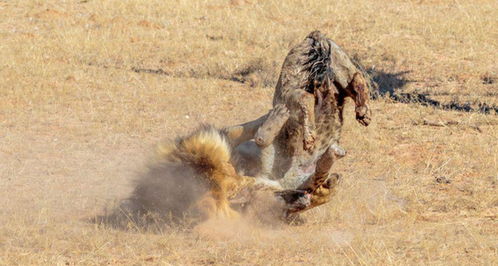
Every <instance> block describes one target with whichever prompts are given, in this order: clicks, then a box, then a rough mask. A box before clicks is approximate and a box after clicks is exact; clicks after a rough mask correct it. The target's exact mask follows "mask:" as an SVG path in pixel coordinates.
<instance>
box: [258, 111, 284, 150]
mask: <svg viewBox="0 0 498 266" xmlns="http://www.w3.org/2000/svg"><path fill="white" fill-rule="evenodd" d="M289 115H290V113H289V109H288V108H287V107H286V106H285V105H284V104H277V105H275V106H274V107H273V109H272V110H270V112H268V115H267V118H266V120H265V122H264V123H263V124H262V125H261V126H260V127H259V129H258V131H257V132H256V135H255V136H254V141H255V142H256V144H258V146H260V147H266V146H268V145H270V144H271V143H273V140H274V139H275V138H276V137H277V135H278V134H279V132H280V130H281V129H282V127H283V126H284V124H285V122H287V120H288V119H289Z"/></svg>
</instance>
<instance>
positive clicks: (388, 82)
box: [366, 68, 498, 114]
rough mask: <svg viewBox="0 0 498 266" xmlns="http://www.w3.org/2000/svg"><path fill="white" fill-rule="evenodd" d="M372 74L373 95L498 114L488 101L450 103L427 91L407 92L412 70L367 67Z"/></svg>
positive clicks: (495, 107)
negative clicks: (386, 69)
mask: <svg viewBox="0 0 498 266" xmlns="http://www.w3.org/2000/svg"><path fill="white" fill-rule="evenodd" d="M366 71H367V73H369V74H370V76H371V78H372V80H373V82H374V84H373V87H374V89H373V90H372V91H373V93H372V97H373V98H374V99H375V98H378V97H388V98H390V99H391V100H393V101H396V102H400V103H416V104H420V105H422V106H432V107H435V108H437V109H443V110H455V111H461V112H478V113H484V114H490V113H493V112H494V113H495V114H498V106H495V105H490V104H487V103H481V102H480V103H477V104H470V103H460V102H455V101H452V102H450V103H446V104H444V103H441V102H439V101H437V100H434V99H431V98H430V97H429V96H430V95H429V94H426V93H406V92H403V88H404V86H405V85H406V84H408V83H410V82H414V80H409V79H407V78H406V77H405V75H406V74H408V73H410V72H411V71H400V72H393V73H389V72H384V71H380V70H376V69H373V68H368V69H366Z"/></svg>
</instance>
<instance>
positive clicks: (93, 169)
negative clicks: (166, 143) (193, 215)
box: [0, 0, 498, 265]
mask: <svg viewBox="0 0 498 266" xmlns="http://www.w3.org/2000/svg"><path fill="white" fill-rule="evenodd" d="M497 7H498V5H497V3H496V1H486V0H479V1H470V0H469V1H467V0H461V1H443V0H427V1H409V0H406V1H401V0H396V1H387V0H380V1H370V0H369V1H360V0H350V1H345V0H338V1H332V2H330V3H329V2H328V1H314V2H313V3H309V2H307V1H257V0H240V1H239V0H233V1H209V2H208V1H204V2H201V1H191V0H182V1H177V2H175V3H173V2H170V1H159V0H148V1H144V0H132V1H117V0H111V1H102V2H101V1H93V0H83V1H0V40H1V41H0V203H1V208H0V224H1V225H2V226H0V264H7V265H12V264H18V265H29V264H31V265H40V264H49V265H53V264H146V263H152V264H168V263H170V264H265V265H266V264H283V263H290V264H304V263H306V264H382V265H384V264H398V265H405V264H417V265H418V264H462V265H468V264H480V265H496V264H498V259H497V258H498V221H497V213H498V188H497V186H498V116H497V115H496V110H497V109H496V106H497V105H498V85H497V84H498V83H497V82H498V65H497V62H498V58H497V56H496V51H498V43H497V40H498V31H497V29H498V20H497V18H498V8H497ZM314 29H319V30H321V31H323V32H325V33H326V34H328V35H329V36H330V37H331V38H332V39H334V40H335V41H336V42H337V43H339V44H340V45H342V46H343V47H344V48H345V49H346V50H347V51H349V52H350V54H352V55H354V56H355V57H357V58H359V59H361V60H362V62H363V63H364V64H365V66H366V67H367V68H369V70H370V71H371V72H372V73H373V75H374V77H375V79H376V80H377V81H378V82H379V83H380V85H381V93H382V97H380V98H379V99H377V100H375V101H374V102H373V104H372V105H373V112H374V121H373V123H372V124H371V125H370V126H369V127H368V128H363V127H361V126H359V125H358V124H357V123H356V122H355V121H354V119H353V117H354V114H353V110H352V109H351V108H349V109H348V110H347V112H346V116H347V118H349V119H348V120H347V121H346V123H345V130H344V134H343V140H342V146H344V147H345V148H346V149H347V150H348V152H349V154H348V156H347V157H345V158H344V159H342V160H341V161H339V162H338V163H337V164H336V170H337V172H339V173H342V174H343V182H342V184H341V185H340V186H341V187H340V189H339V192H338V195H337V196H336V197H335V199H334V200H333V201H332V202H330V203H329V204H327V205H325V206H322V207H320V208H317V209H316V210H314V211H312V212H309V213H307V214H306V218H307V219H308V223H307V224H306V225H304V226H296V227H281V228H260V227H254V226H251V225H244V224H238V223H235V224H230V223H224V222H219V223H216V222H213V223H214V224H211V225H210V226H208V227H207V228H206V230H204V231H202V230H201V231H192V230H189V229H187V228H183V227H168V226H166V225H161V224H157V225H156V226H157V228H156V229H155V230H145V229H142V228H133V226H132V227H131V228H129V229H127V230H120V229H115V228H112V227H110V226H107V225H105V224H104V225H98V224H94V223H91V222H90V221H89V220H90V219H91V218H92V217H95V216H98V215H100V214H102V213H103V212H104V210H105V209H106V208H111V207H112V206H115V205H116V204H117V203H119V201H120V200H121V199H123V198H126V197H127V195H128V194H129V192H130V191H131V189H132V188H133V187H132V186H131V181H132V180H133V178H135V177H136V176H138V175H139V173H140V172H141V171H143V169H144V167H145V164H146V161H147V157H148V156H149V155H150V154H151V150H152V147H153V145H154V144H155V143H157V142H158V141H159V140H161V139H164V138H173V137H174V136H177V135H179V134H185V133H187V132H189V131H190V130H192V129H194V128H195V127H196V126H198V125H199V124H200V123H201V122H205V123H212V124H214V125H216V126H224V125H232V124H236V123H240V122H245V121H248V120H250V119H254V118H256V117H258V116H259V115H262V114H264V113H265V112H266V111H267V110H268V109H269V108H270V107H271V97H272V92H273V88H272V86H273V85H274V83H275V81H276V79H277V75H278V71H279V68H280V64H281V63H282V61H283V59H284V57H285V54H286V53H287V51H288V49H289V47H291V46H292V44H293V43H295V42H297V41H300V40H301V39H302V38H303V37H304V36H305V35H306V34H307V33H308V32H309V31H311V30H314ZM389 95H398V96H393V97H389ZM407 95H411V96H407ZM406 97H411V98H410V99H408V100H406V99H407V98H406ZM406 102H408V103H406ZM447 109H454V110H447Z"/></svg>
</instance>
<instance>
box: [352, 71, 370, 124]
mask: <svg viewBox="0 0 498 266" xmlns="http://www.w3.org/2000/svg"><path fill="white" fill-rule="evenodd" d="M348 93H349V94H350V96H351V98H353V100H354V103H355V106H356V108H355V112H356V120H358V122H359V123H360V124H362V125H363V126H368V125H369V124H370V121H371V120H372V118H371V115H372V114H371V111H370V108H369V107H368V102H369V99H370V93H369V91H368V84H367V82H366V80H365V77H363V75H362V74H361V73H359V72H358V73H355V74H354V75H353V80H351V83H350V84H349V86H348Z"/></svg>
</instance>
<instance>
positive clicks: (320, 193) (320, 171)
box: [298, 144, 346, 209]
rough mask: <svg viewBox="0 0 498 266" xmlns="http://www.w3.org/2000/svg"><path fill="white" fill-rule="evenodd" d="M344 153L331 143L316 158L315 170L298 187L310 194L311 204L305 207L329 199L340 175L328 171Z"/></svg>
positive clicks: (317, 204) (311, 206)
mask: <svg viewBox="0 0 498 266" xmlns="http://www.w3.org/2000/svg"><path fill="white" fill-rule="evenodd" d="M345 155H346V151H345V150H344V149H343V148H341V147H340V146H339V145H337V144H332V145H330V147H329V148H328V149H327V150H326V151H325V153H324V154H323V155H322V156H321V157H320V158H319V159H318V161H317V163H316V170H315V173H313V175H312V176H310V177H309V178H308V179H307V180H306V181H305V182H304V183H303V184H301V185H300V186H299V187H298V189H299V190H306V191H308V192H309V193H310V194H311V204H310V206H309V207H308V208H307V209H311V208H314V207H316V206H319V205H322V204H324V203H327V202H328V201H330V199H331V197H332V196H333V195H334V194H335V190H336V187H337V185H338V183H339V179H340V175H339V174H335V173H330V171H331V169H332V165H333V164H334V162H335V161H336V160H338V159H340V158H342V157H344V156H345Z"/></svg>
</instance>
